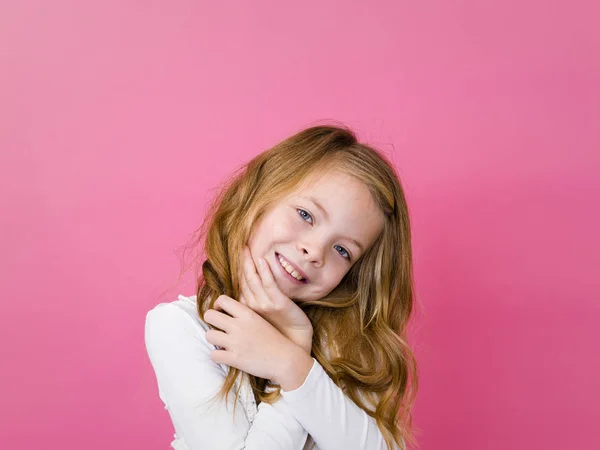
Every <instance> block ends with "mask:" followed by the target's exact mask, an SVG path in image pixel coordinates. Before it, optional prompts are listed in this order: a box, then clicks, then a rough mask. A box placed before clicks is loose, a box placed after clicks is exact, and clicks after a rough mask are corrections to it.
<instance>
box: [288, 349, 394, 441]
mask: <svg viewBox="0 0 600 450" xmlns="http://www.w3.org/2000/svg"><path fill="white" fill-rule="evenodd" d="M304 355H305V356H303V355H302V353H301V352H298V354H297V355H296V356H295V358H294V360H295V364H296V365H295V367H297V368H298V369H297V370H295V371H288V372H287V375H286V377H285V378H282V381H281V382H280V385H281V388H282V389H281V395H282V396H283V399H284V401H285V403H286V404H287V406H289V408H290V409H291V411H292V414H294V416H295V417H296V419H298V422H300V424H301V425H302V426H303V427H304V429H305V430H306V431H308V433H309V434H310V435H311V436H312V438H313V439H314V440H315V442H316V443H317V445H318V446H319V448H320V449H321V450H337V449H340V448H343V449H345V450H367V449H368V450H388V449H387V446H386V443H385V440H384V439H383V435H382V434H381V431H380V430H379V427H378V426H377V422H376V421H375V419H374V418H372V417H371V416H369V415H368V414H367V413H366V412H365V411H363V410H362V409H360V408H359V407H358V406H356V404H355V403H354V402H353V401H352V400H350V399H349V398H348V397H346V396H345V395H344V392H343V391H342V389H340V388H339V387H338V386H337V385H336V384H335V383H334V382H333V380H332V379H331V378H330V377H329V376H328V375H327V373H326V372H325V370H324V369H323V367H322V366H321V365H320V364H319V363H318V361H317V360H316V359H314V358H311V357H310V356H309V355H308V354H306V353H305V354H304ZM307 357H308V358H310V359H312V365H311V364H310V362H309V361H308V360H307V359H306V358H307ZM305 360H306V361H305ZM307 365H308V367H311V368H310V371H309V372H308V375H306V376H305V375H303V369H302V367H307ZM304 373H306V372H304ZM298 374H299V375H298ZM298 376H299V378H298ZM298 379H300V380H301V381H300V382H298ZM302 380H303V381H302ZM296 386H299V387H296ZM286 388H287V389H289V390H285V389H286Z"/></svg>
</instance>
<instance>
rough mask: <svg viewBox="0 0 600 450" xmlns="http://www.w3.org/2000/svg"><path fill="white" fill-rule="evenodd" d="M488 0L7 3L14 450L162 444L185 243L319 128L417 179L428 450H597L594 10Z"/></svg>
mask: <svg viewBox="0 0 600 450" xmlns="http://www.w3.org/2000/svg"><path fill="white" fill-rule="evenodd" d="M490 3H492V2H480V1H476V0H464V1H445V2H444V1H430V2H422V1H418V2H415V1H400V2H398V1H370V2H350V1H348V0H345V1H338V2H334V1H323V0H321V1H310V2H300V3H298V2H295V5H294V6H292V5H291V2H280V1H253V2H234V4H232V2H198V1H193V0H187V1H183V0H170V1H166V0H164V1H137V2H136V1H127V0H118V1H116V0H110V1H107V2H80V1H73V0H72V1H66V0H57V1H54V2H41V1H37V2H34V1H25V0H24V1H13V2H8V1H5V2H2V4H1V5H0V149H1V151H0V158H1V160H0V163H1V164H0V167H1V169H0V170H1V172H2V173H0V187H1V190H2V192H1V195H0V207H1V210H0V211H1V212H2V213H1V214H2V220H1V221H0V226H1V233H0V246H1V249H2V262H1V266H0V273H1V275H0V277H1V278H0V280H1V283H0V289H1V292H0V298H1V299H2V314H1V315H0V333H1V334H0V337H1V342H0V345H1V346H2V348H1V352H0V353H1V355H2V370H1V375H0V376H1V377H2V382H1V383H0V390H1V392H0V397H1V398H2V400H3V402H2V404H3V406H2V408H0V415H1V417H0V423H2V426H0V448H7V449H8V448H11V449H39V448H52V449H54V448H61V449H81V448H86V449H88V450H94V449H106V448H117V449H132V448H134V449H145V450H151V449H157V450H158V449H166V448H167V447H168V443H169V442H170V440H171V438H172V433H173V431H172V425H171V423H170V421H169V418H168V414H167V411H165V410H164V409H163V408H162V404H161V402H160V400H159V398H158V393H157V387H156V381H155V379H154V374H153V372H152V369H151V366H150V363H149V361H148V359H147V356H146V353H145V348H144V342H143V324H144V315H145V313H146V311H147V310H148V309H150V308H151V307H153V306H154V305H155V304H156V303H158V302H159V301H171V300H175V299H176V295H177V293H183V294H186V295H190V294H192V293H193V292H194V290H193V284H192V283H190V282H189V279H188V282H187V284H186V283H185V282H184V283H182V284H181V285H180V286H178V287H176V288H175V289H174V290H172V291H171V292H169V293H168V294H167V295H165V296H160V293H161V292H163V291H164V289H166V288H167V287H169V286H171V285H172V284H173V282H175V280H176V278H177V275H178V273H179V260H178V255H177V254H175V253H174V249H175V248H177V247H178V246H180V245H181V244H183V243H184V242H185V240H186V239H187V237H188V235H189V233H190V232H191V231H192V230H194V229H195V228H196V227H197V226H199V224H200V220H201V218H202V214H203V211H204V208H205V206H206V203H207V201H208V199H209V198H210V196H211V195H212V194H213V193H214V188H215V186H216V185H217V184H218V183H219V182H220V181H222V180H223V179H224V178H225V177H227V176H228V175H229V174H230V173H231V172H232V171H233V170H234V169H236V168H237V167H238V166H239V165H241V164H242V163H243V162H245V161H247V160H249V159H250V158H251V157H252V156H254V155H255V154H257V153H258V152H259V151H261V150H262V149H264V148H266V147H267V146H270V145H272V144H274V143H275V142H276V141H277V140H279V139H281V138H283V137H285V136H287V135H288V134H290V133H292V132H295V131H298V130H299V129H300V128H301V127H303V126H305V125H310V124H313V123H314V122H315V121H316V120H319V119H328V118H333V119H338V120H340V121H343V122H345V123H347V124H349V125H351V126H353V127H355V128H356V130H357V131H358V133H359V135H360V136H361V137H362V138H363V139H364V140H367V141H368V142H370V143H372V144H374V145H376V146H378V147H380V148H382V149H383V151H385V152H386V153H388V154H390V155H391V158H392V160H393V161H394V163H395V164H396V165H397V167H398V170H399V173H400V175H401V177H402V180H403V183H404V185H405V187H406V194H407V196H408V201H409V204H410V207H411V213H412V221H413V232H414V251H415V276H416V282H417V291H418V296H419V302H420V304H421V308H422V310H421V311H420V312H419V315H418V320H417V322H416V325H417V326H416V327H415V331H414V332H413V337H414V339H413V340H414V342H415V346H416V349H417V355H418V358H419V361H420V374H421V378H420V393H419V397H418V402H417V405H416V409H415V423H416V425H417V427H418V428H419V429H420V430H421V434H420V442H421V447H422V449H424V450H433V449H442V448H444V449H447V448H451V449H454V448H456V449H458V448H460V449H462V450H480V449H502V450H504V449H507V448H510V449H541V448H543V449H598V448H600V437H599V436H600V433H599V432H598V420H599V419H600V402H599V401H598V400H599V398H600V386H599V379H600V364H599V358H598V353H599V352H598V348H597V347H598V343H599V342H600V332H599V331H598V329H599V328H600V322H599V320H600V318H599V315H600V314H599V312H600V311H599V309H600V306H599V300H600V282H599V278H600V277H599V274H600V261H599V256H598V255H599V253H600V252H599V249H598V229H600V223H599V222H600V220H599V213H598V195H599V194H600V181H599V176H598V169H599V168H600V157H599V148H600V146H599V144H600V139H599V137H600V136H599V123H600V115H599V106H600V95H599V89H598V86H599V81H598V80H599V79H600V63H599V57H598V55H600V45H599V44H600V31H599V30H600V28H599V27H598V24H597V20H598V17H599V13H600V11H599V10H598V7H596V6H592V4H593V3H595V2H591V1H590V2H588V5H585V3H584V2H578V3H576V2H573V3H572V2H566V1H564V2H552V1H550V2H549V1H503V2H493V3H495V5H490ZM284 4H285V5H284Z"/></svg>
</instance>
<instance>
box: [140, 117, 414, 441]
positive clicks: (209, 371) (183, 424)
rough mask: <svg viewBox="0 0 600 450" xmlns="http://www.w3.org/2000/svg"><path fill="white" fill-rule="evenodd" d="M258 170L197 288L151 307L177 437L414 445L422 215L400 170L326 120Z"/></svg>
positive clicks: (226, 217)
mask: <svg viewBox="0 0 600 450" xmlns="http://www.w3.org/2000/svg"><path fill="white" fill-rule="evenodd" d="M245 169H246V170H244V171H243V172H241V173H240V174H238V175H237V176H236V177H235V178H234V179H233V180H232V182H231V183H230V184H229V185H228V186H226V187H225V189H224V190H223V191H222V192H221V194H220V195H219V196H217V199H216V200H215V201H214V202H213V204H212V205H211V207H210V210H209V213H208V215H207V217H206V219H205V220H204V222H203V225H202V227H201V228H200V229H199V231H200V237H199V239H198V243H200V244H201V245H203V247H204V252H205V257H206V259H205V260H204V262H203V263H202V274H201V275H199V277H198V288H197V292H196V295H194V296H191V297H184V296H181V295H180V296H179V297H178V300H176V301H173V302H169V303H160V304H159V305H157V306H156V307H154V308H153V309H152V310H151V311H149V312H148V314H147V316H146V328H145V338H146V348H147V351H148V354H149V357H150V361H151V363H152V366H153V368H154V371H155V373H156V377H157V382H158V388H159V396H160V398H161V399H162V400H163V402H164V403H165V408H166V409H168V411H169V413H170V416H171V419H172V421H173V424H174V428H175V440H174V441H173V442H172V443H171V446H172V447H173V448H174V449H176V450H200V449H232V450H238V449H246V450H255V449H261V450H302V449H310V448H314V449H319V450H339V449H343V450H352V449H356V450H358V449H380V450H384V449H404V448H405V442H407V441H408V442H413V443H414V438H413V436H412V430H411V407H412V404H413V402H414V397H415V395H416V390H417V364H416V361H415V359H414V356H413V353H412V351H411V349H410V348H409V346H408V344H407V340H406V326H407V322H408V320H409V318H410V315H411V311H412V306H413V278H412V250H411V239H410V237H411V234H410V224H409V215H408V209H407V205H406V200H405V197H404V192H403V189H402V187H401V184H400V182H399V181H398V178H397V176H396V174H395V172H394V170H393V168H392V166H391V165H390V163H389V162H387V160H386V159H385V158H384V157H383V156H382V155H380V154H379V153H378V152H377V151H376V150H374V149H372V148H370V147H368V146H366V145H364V144H361V143H359V142H358V141H357V139H356V137H355V134H354V133H353V132H352V131H350V130H348V129H345V128H340V127H335V126H316V127H311V128H308V129H305V130H304V131H301V132H299V133H297V134H295V135H294V136H291V137H289V138H288V139H286V140H284V141H283V142H281V143H279V144H278V145H276V146H274V147H273V148H271V149H269V150H267V151H265V152H263V153H261V154H259V155H258V156H256V157H255V158H254V159H252V160H251V161H250V162H249V163H248V164H247V166H246V167H245ZM232 389H234V390H235V393H236V395H235V398H234V399H232V398H231V397H230V396H229V395H228V394H229V393H230V391H231V390H232ZM238 403H239V405H238ZM257 405H258V406H257ZM236 406H241V407H242V408H243V409H242V410H240V409H239V408H236Z"/></svg>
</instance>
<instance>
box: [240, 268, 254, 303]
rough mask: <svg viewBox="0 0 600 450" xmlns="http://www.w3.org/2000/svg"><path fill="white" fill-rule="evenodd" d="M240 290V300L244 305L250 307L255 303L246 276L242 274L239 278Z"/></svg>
mask: <svg viewBox="0 0 600 450" xmlns="http://www.w3.org/2000/svg"><path fill="white" fill-rule="evenodd" d="M240 290H241V296H240V302H241V303H242V305H246V306H248V307H250V308H252V305H254V303H255V299H254V294H253V293H252V291H251V290H250V288H249V287H248V283H247V282H246V277H245V276H244V275H242V278H241V282H240ZM242 299H243V301H242Z"/></svg>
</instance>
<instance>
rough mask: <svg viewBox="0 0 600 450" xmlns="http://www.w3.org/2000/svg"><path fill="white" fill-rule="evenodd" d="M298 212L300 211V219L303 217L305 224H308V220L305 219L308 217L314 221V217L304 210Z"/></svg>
mask: <svg viewBox="0 0 600 450" xmlns="http://www.w3.org/2000/svg"><path fill="white" fill-rule="evenodd" d="M296 211H300V212H299V213H298V214H300V217H302V220H304V221H305V222H306V219H305V217H306V216H308V217H310V220H311V221H312V216H311V215H310V214H309V213H308V212H306V211H304V210H303V209H297V210H296ZM302 213H304V214H305V215H302Z"/></svg>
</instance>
